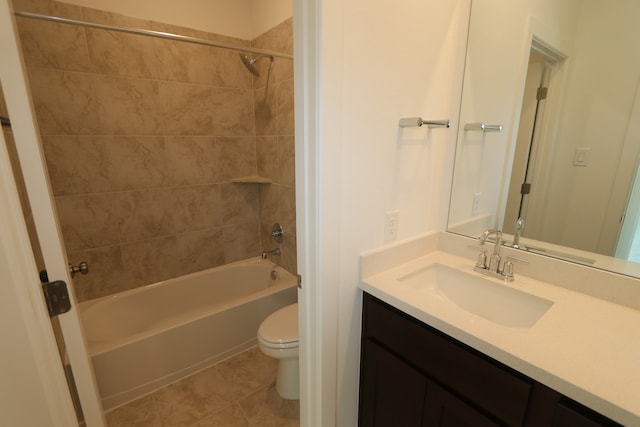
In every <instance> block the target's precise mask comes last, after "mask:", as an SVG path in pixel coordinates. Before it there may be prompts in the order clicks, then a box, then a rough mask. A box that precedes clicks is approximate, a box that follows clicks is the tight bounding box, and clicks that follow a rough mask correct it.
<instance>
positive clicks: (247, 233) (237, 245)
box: [223, 221, 260, 263]
mask: <svg viewBox="0 0 640 427" xmlns="http://www.w3.org/2000/svg"><path fill="white" fill-rule="evenodd" d="M259 230H260V229H259V224H258V222H257V221H252V222H246V223H241V224H233V225H228V226H225V227H224V229H223V235H224V261H225V263H230V262H235V261H240V260H243V259H247V258H251V257H255V256H258V255H259V254H260V236H259Z"/></svg>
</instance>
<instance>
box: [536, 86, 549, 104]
mask: <svg viewBox="0 0 640 427" xmlns="http://www.w3.org/2000/svg"><path fill="white" fill-rule="evenodd" d="M548 90H549V88H546V87H539V88H538V93H537V94H536V99H537V100H538V101H540V100H542V99H547V92H548Z"/></svg>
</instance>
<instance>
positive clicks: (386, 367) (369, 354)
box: [359, 340, 427, 427]
mask: <svg viewBox="0 0 640 427" xmlns="http://www.w3.org/2000/svg"><path fill="white" fill-rule="evenodd" d="M365 347H366V348H365V349H363V350H364V357H363V360H362V372H361V379H360V420H359V425H360V426H361V427H373V426H375V427H397V426H402V427H422V426H423V425H424V424H423V418H424V406H425V403H424V402H425V397H426V392H427V378H426V377H425V376H424V375H422V374H421V373H420V372H419V371H417V370H415V369H413V368H412V367H411V366H409V365H408V364H406V363H405V362H404V361H402V359H400V358H398V357H397V356H395V355H394V354H393V353H391V352H389V351H388V350H386V349H385V348H383V347H381V346H379V345H378V344H376V343H375V342H374V341H371V340H367V341H365Z"/></svg>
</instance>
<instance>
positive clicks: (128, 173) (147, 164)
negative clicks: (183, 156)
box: [105, 136, 171, 191]
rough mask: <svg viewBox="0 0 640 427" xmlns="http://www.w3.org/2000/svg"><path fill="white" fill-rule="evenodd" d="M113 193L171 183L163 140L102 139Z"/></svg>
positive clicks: (141, 137)
mask: <svg viewBox="0 0 640 427" xmlns="http://www.w3.org/2000/svg"><path fill="white" fill-rule="evenodd" d="M105 140H106V151H107V156H108V159H109V160H108V163H109V165H110V167H109V171H110V181H111V188H112V190H113V191H118V190H135V189H141V188H153V187H160V186H162V185H166V184H168V183H169V182H170V180H171V170H170V169H169V168H168V162H169V160H168V157H167V151H166V149H165V143H164V140H163V139H162V138H161V137H153V136H148V137H145V136H109V137H105Z"/></svg>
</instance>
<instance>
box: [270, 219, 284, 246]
mask: <svg viewBox="0 0 640 427" xmlns="http://www.w3.org/2000/svg"><path fill="white" fill-rule="evenodd" d="M271 237H273V240H275V241H276V242H278V243H282V239H284V228H282V226H281V225H280V223H277V222H276V223H275V224H273V228H272V229H271Z"/></svg>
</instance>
